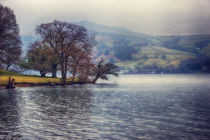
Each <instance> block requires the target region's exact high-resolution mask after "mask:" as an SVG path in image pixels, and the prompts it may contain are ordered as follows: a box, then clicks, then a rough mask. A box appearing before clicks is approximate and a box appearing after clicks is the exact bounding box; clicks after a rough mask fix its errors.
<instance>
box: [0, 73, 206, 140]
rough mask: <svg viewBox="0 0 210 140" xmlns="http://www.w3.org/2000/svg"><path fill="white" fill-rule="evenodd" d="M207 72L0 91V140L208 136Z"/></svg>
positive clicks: (201, 139) (148, 139)
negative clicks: (106, 82)
mask: <svg viewBox="0 0 210 140" xmlns="http://www.w3.org/2000/svg"><path fill="white" fill-rule="evenodd" d="M209 122H210V75H207V74H205V75H201V74H200V75H124V76H121V77H120V78H118V79H112V81H111V82H110V83H108V84H97V85H72V86H55V87H28V88H16V89H11V90H0V139H11V138H14V139H36V140H37V139H120V140H123V139H143V140H151V139H152V140H153V139H154V140H164V139H166V140H167V139H170V140H171V139H176V140H177V139H180V140H182V139H183V140H185V139H189V140H192V139H195V140H197V139H199V140H209V139H210V123H209Z"/></svg>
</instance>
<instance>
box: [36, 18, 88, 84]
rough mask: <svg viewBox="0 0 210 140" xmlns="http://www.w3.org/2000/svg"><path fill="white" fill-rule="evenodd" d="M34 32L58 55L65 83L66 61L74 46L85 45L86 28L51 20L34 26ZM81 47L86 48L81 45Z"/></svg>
mask: <svg viewBox="0 0 210 140" xmlns="http://www.w3.org/2000/svg"><path fill="white" fill-rule="evenodd" d="M36 32H37V33H38V34H39V35H40V36H41V37H42V39H43V41H44V42H46V43H48V44H49V46H50V47H51V49H52V51H53V52H54V53H55V54H57V55H58V58H59V64H60V67H61V76H62V84H66V75H67V67H68V61H69V59H70V55H71V51H72V50H73V49H74V48H75V47H79V46H80V47H81V46H86V44H87V41H88V40H89V36H88V34H87V30H86V29H85V28H84V27H82V26H78V25H74V24H69V23H66V22H61V21H57V20H55V21H53V22H51V23H47V24H41V25H39V26H37V27H36ZM83 49H88V48H86V47H83Z"/></svg>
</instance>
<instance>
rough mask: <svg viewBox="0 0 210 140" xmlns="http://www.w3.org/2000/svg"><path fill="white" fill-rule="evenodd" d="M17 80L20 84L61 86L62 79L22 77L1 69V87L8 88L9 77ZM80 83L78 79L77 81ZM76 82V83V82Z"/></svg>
mask: <svg viewBox="0 0 210 140" xmlns="http://www.w3.org/2000/svg"><path fill="white" fill-rule="evenodd" d="M10 76H11V78H14V79H15V83H16V84H17V85H18V84H35V85H36V84H37V85H39V84H40V85H41V84H47V83H52V84H60V78H50V77H39V76H30V75H20V74H17V73H13V72H8V71H5V70H2V69H0V86H6V85H7V83H8V81H9V77H10ZM71 80H72V79H71V78H67V82H71ZM76 81H78V79H76ZM76 81H75V82H76Z"/></svg>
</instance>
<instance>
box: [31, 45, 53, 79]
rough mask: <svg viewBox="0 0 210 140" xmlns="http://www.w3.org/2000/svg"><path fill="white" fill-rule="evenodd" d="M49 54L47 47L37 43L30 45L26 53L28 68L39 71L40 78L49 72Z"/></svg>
mask: <svg viewBox="0 0 210 140" xmlns="http://www.w3.org/2000/svg"><path fill="white" fill-rule="evenodd" d="M49 54H50V50H49V47H48V46H46V45H44V44H43V43H41V42H38V41H36V42H34V43H32V44H31V45H30V49H29V50H28V52H27V60H28V68H29V69H33V70H37V71H39V72H40V75H41V77H45V75H46V73H47V72H49V71H50V70H51V67H50V58H49V57H48V56H49Z"/></svg>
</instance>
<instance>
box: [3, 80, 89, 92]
mask: <svg viewBox="0 0 210 140" xmlns="http://www.w3.org/2000/svg"><path fill="white" fill-rule="evenodd" d="M74 84H80V85H82V84H92V83H91V82H71V83H66V84H65V85H74ZM62 85H63V84H60V83H51V82H49V83H15V88H19V87H38V86H62ZM65 85H63V86H65ZM1 89H7V85H0V90H1Z"/></svg>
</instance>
